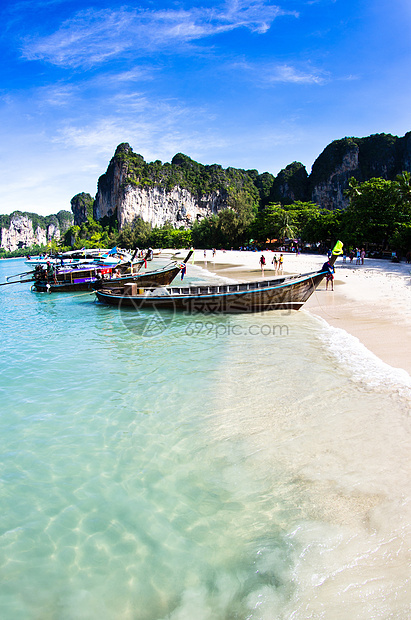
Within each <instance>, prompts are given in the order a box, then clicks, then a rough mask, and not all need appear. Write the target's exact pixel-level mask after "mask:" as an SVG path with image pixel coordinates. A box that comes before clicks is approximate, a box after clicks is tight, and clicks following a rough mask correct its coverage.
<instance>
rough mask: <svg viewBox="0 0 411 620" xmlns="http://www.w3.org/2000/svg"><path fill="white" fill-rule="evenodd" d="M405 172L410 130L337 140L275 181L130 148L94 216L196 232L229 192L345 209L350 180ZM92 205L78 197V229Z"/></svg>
mask: <svg viewBox="0 0 411 620" xmlns="http://www.w3.org/2000/svg"><path fill="white" fill-rule="evenodd" d="M404 170H407V171H411V132H409V133H407V134H406V135H405V136H404V137H402V138H398V137H397V136H392V135H390V134H376V135H373V136H368V137H366V138H343V139H342V140H335V141H334V142H332V143H331V144H329V145H328V146H327V147H326V148H325V149H324V151H323V152H322V153H321V155H319V157H318V158H317V159H316V160H315V162H314V164H313V167H312V171H311V174H310V175H308V174H307V171H306V169H305V167H304V166H303V164H301V163H299V162H293V163H292V164H290V165H289V166H287V167H286V168H284V169H283V170H281V171H280V172H279V174H278V175H277V176H276V177H274V176H273V175H271V174H269V173H267V172H265V173H263V174H259V173H258V171H257V170H239V169H234V168H227V169H226V170H223V169H222V167H221V166H218V165H216V164H215V165H213V166H203V165H201V164H198V163H197V162H194V161H193V160H191V159H190V158H189V157H187V156H186V155H183V154H181V153H179V154H177V155H175V157H174V158H173V160H172V162H171V164H162V163H161V162H159V161H157V162H153V163H151V164H148V163H146V162H145V161H144V159H143V157H142V156H141V155H137V154H135V153H133V150H132V148H131V147H130V145H129V144H126V143H124V144H121V145H119V146H118V147H117V149H116V153H115V155H114V157H113V158H112V160H111V162H110V164H109V166H108V168H107V172H106V173H105V174H104V175H102V176H101V177H100V179H99V182H98V191H97V195H96V198H95V201H94V207H93V209H94V210H93V214H94V218H95V219H96V220H101V219H102V218H105V217H112V216H116V217H117V219H118V222H119V226H120V228H122V227H123V226H125V225H126V224H132V222H133V221H134V220H135V219H136V218H138V217H140V218H142V219H143V220H145V221H146V222H150V223H151V224H152V225H153V226H161V225H162V224H164V223H166V222H171V223H172V224H173V225H174V226H176V227H181V226H182V227H184V228H190V227H191V226H192V224H193V223H194V222H195V221H196V220H199V219H201V218H203V217H208V216H209V215H211V214H213V213H218V211H219V210H220V209H224V208H226V207H227V206H229V204H230V200H229V198H230V192H231V196H232V195H233V192H234V194H235V193H236V192H239V191H240V192H245V193H247V194H248V195H249V196H252V199H253V200H254V201H255V203H256V204H259V205H260V206H262V207H264V205H265V204H267V203H268V202H281V203H282V204H290V203H292V202H294V201H297V200H301V201H307V202H308V201H311V202H314V203H316V204H318V205H319V206H320V207H322V208H327V209H331V210H332V209H340V208H345V207H346V206H347V205H348V199H347V197H346V196H345V194H344V192H345V190H346V189H347V188H348V183H349V180H350V178H351V177H355V178H356V179H357V180H358V181H360V182H362V181H366V180H368V179H370V178H372V177H382V178H384V179H390V180H392V179H395V176H396V175H397V174H400V173H401V172H403V171H404ZM79 197H80V198H79ZM92 201H93V199H92V198H91V196H90V195H89V194H87V195H85V194H79V195H78V196H75V197H74V198H73V201H72V209H73V213H74V217H75V223H76V224H81V222H83V221H85V220H86V219H87V214H90V209H91V207H90V205H91V204H92Z"/></svg>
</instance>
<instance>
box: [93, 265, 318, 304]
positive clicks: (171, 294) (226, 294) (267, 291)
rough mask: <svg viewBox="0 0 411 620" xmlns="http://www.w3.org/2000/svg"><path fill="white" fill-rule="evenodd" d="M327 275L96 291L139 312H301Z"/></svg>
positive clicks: (105, 300)
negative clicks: (156, 288) (151, 309)
mask: <svg viewBox="0 0 411 620" xmlns="http://www.w3.org/2000/svg"><path fill="white" fill-rule="evenodd" d="M324 276H325V273H323V272H314V273H310V274H305V275H302V276H291V277H288V278H286V277H285V278H279V279H276V280H268V281H267V280H263V281H259V282H251V283H243V284H229V285H223V286H194V287H184V288H183V287H180V288H174V287H173V288H169V289H167V290H162V291H159V292H158V291H156V290H155V289H154V290H147V289H146V290H140V291H139V294H137V295H134V294H127V292H126V291H125V290H123V291H121V290H119V289H111V290H108V289H102V290H99V291H96V295H97V298H98V300H99V301H101V302H103V303H105V304H111V305H115V306H118V307H132V308H134V309H136V310H142V309H145V308H155V309H156V310H161V309H163V308H164V309H168V310H180V311H183V312H186V313H187V314H193V313H212V314H225V313H243V312H262V311H265V310H299V309H300V308H301V306H302V305H303V304H304V303H305V302H306V301H307V299H308V298H309V297H310V296H311V295H312V293H313V292H314V291H315V289H316V288H317V286H318V284H319V283H320V282H321V280H322V279H323V278H324Z"/></svg>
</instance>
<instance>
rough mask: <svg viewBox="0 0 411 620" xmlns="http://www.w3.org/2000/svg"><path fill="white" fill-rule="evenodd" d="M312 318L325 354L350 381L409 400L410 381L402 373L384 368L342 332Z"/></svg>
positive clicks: (362, 347) (356, 339) (405, 373)
mask: <svg viewBox="0 0 411 620" xmlns="http://www.w3.org/2000/svg"><path fill="white" fill-rule="evenodd" d="M315 318H316V319H317V320H318V321H319V322H320V323H321V325H322V331H321V334H320V339H321V340H322V341H323V343H324V345H325V347H326V348H327V351H328V352H329V353H330V354H331V355H332V356H333V357H334V358H335V360H336V362H337V363H338V364H339V365H340V366H343V367H344V368H345V369H347V371H349V372H350V373H351V375H352V380H353V381H355V382H358V383H364V384H366V385H368V386H369V387H371V388H373V389H384V390H386V389H388V388H389V389H394V390H396V391H398V393H400V394H401V395H402V396H407V397H409V398H411V377H410V375H409V374H408V372H407V371H406V370H404V369H402V368H393V367H392V366H390V365H389V364H386V363H385V362H383V361H382V360H381V359H380V358H379V357H377V356H376V355H375V354H374V353H372V351H370V350H369V349H367V347H365V346H364V345H363V344H362V342H360V340H359V339H358V338H356V337H355V336H353V335H351V334H349V333H348V332H346V331H345V330H344V329H341V328H339V327H333V326H331V325H329V324H328V323H327V322H326V321H325V320H324V319H321V318H319V317H315Z"/></svg>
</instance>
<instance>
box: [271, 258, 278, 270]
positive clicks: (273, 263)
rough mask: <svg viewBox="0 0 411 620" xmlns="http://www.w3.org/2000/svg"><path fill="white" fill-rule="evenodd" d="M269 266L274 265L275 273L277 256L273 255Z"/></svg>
mask: <svg viewBox="0 0 411 620" xmlns="http://www.w3.org/2000/svg"><path fill="white" fill-rule="evenodd" d="M271 264H272V265H274V271H275V272H276V273H277V264H278V260H277V254H274V256H273V260H272V261H271Z"/></svg>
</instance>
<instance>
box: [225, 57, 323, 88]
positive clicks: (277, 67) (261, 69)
mask: <svg viewBox="0 0 411 620" xmlns="http://www.w3.org/2000/svg"><path fill="white" fill-rule="evenodd" d="M232 68H233V69H236V70H239V71H241V72H242V73H243V74H244V75H247V76H248V77H249V78H250V79H252V80H253V82H255V83H256V84H258V85H259V86H269V85H271V84H277V83H282V84H324V83H325V82H326V81H327V79H328V75H327V74H325V72H323V71H320V70H319V69H315V68H313V67H310V66H308V67H301V68H297V67H295V66H292V65H291V64H284V63H283V64H268V63H261V64H257V63H248V62H237V63H234V64H233V65H232Z"/></svg>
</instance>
